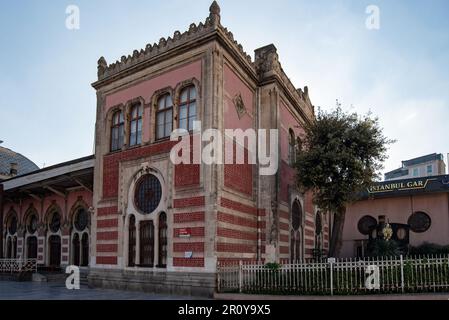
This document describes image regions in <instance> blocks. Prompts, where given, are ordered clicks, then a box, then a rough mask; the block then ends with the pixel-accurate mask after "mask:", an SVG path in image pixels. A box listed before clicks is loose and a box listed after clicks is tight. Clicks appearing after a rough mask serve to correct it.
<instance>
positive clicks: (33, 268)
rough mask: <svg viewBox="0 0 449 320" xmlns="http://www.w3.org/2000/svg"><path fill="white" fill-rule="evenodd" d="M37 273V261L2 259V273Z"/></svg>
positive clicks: (0, 261) (0, 262)
mask: <svg viewBox="0 0 449 320" xmlns="http://www.w3.org/2000/svg"><path fill="white" fill-rule="evenodd" d="M21 272H37V260H36V259H26V260H22V259H0V273H21Z"/></svg>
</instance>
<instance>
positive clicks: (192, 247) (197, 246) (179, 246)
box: [173, 242, 204, 252]
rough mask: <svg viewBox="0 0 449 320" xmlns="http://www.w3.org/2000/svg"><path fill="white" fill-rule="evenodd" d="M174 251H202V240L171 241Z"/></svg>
mask: <svg viewBox="0 0 449 320" xmlns="http://www.w3.org/2000/svg"><path fill="white" fill-rule="evenodd" d="M173 251H174V252H189V251H192V252H204V242H183V243H179V242H178V243H173Z"/></svg>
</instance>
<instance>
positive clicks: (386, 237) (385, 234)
mask: <svg viewBox="0 0 449 320" xmlns="http://www.w3.org/2000/svg"><path fill="white" fill-rule="evenodd" d="M382 235H383V237H384V240H386V241H390V240H391V237H392V236H393V229H392V228H391V226H390V224H389V223H387V224H386V225H385V227H384V228H383V229H382Z"/></svg>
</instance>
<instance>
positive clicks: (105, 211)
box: [97, 207, 118, 217]
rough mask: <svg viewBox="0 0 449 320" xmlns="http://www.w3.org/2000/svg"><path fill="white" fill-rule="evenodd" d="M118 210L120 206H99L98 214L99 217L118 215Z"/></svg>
mask: <svg viewBox="0 0 449 320" xmlns="http://www.w3.org/2000/svg"><path fill="white" fill-rule="evenodd" d="M117 212H118V207H109V208H98V211H97V215H98V216H99V217H102V216H111V215H116V214H117Z"/></svg>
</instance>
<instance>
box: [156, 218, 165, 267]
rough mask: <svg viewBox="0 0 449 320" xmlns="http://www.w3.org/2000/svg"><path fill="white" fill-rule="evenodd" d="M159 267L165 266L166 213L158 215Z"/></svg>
mask: <svg viewBox="0 0 449 320" xmlns="http://www.w3.org/2000/svg"><path fill="white" fill-rule="evenodd" d="M158 266H159V267H160V268H165V267H166V266H167V214H166V213H165V212H162V213H161V214H160V215H159V265H158Z"/></svg>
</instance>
